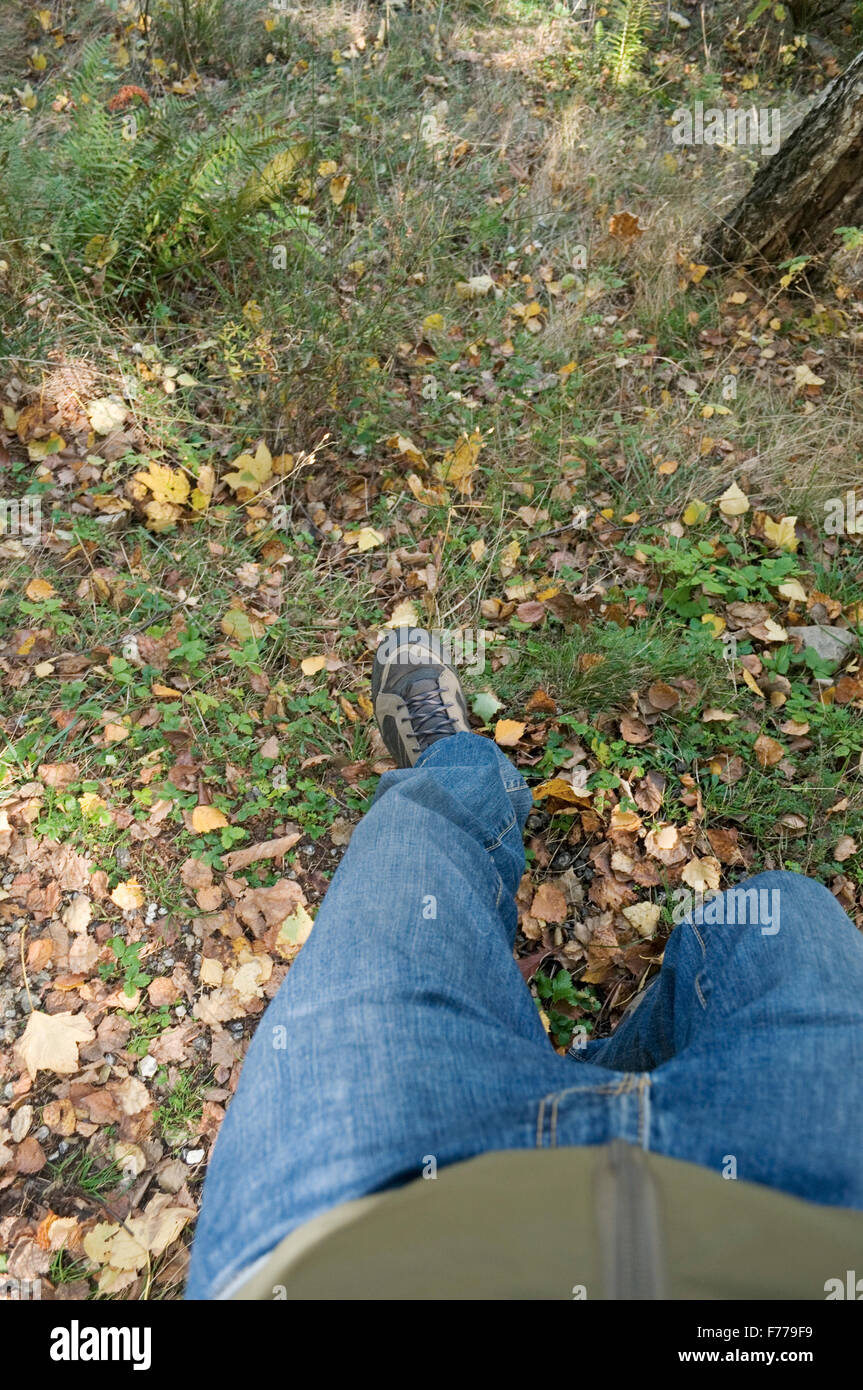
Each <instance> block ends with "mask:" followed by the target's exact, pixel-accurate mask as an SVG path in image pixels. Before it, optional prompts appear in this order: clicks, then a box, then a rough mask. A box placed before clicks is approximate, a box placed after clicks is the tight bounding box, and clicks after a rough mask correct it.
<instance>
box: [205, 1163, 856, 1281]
mask: <svg viewBox="0 0 863 1390" xmlns="http://www.w3.org/2000/svg"><path fill="white" fill-rule="evenodd" d="M854 1269H858V1270H861V1272H863V1212H859V1211H849V1210H845V1209H843V1208H838V1207H824V1206H817V1205H815V1204H814V1203H811V1202H804V1201H801V1200H799V1199H798V1198H796V1197H788V1196H785V1195H784V1194H783V1193H780V1192H775V1191H773V1190H772V1189H770V1188H767V1187H762V1186H758V1185H755V1184H753V1183H746V1182H741V1181H731V1180H726V1179H724V1178H723V1177H721V1176H720V1175H719V1174H717V1173H714V1172H713V1171H711V1170H710V1169H707V1168H700V1167H696V1166H695V1165H693V1164H690V1163H681V1162H679V1161H678V1160H677V1159H671V1158H663V1157H661V1156H659V1155H656V1154H649V1153H645V1152H644V1151H643V1150H641V1149H638V1148H634V1147H632V1146H630V1145H628V1144H623V1143H622V1142H620V1141H617V1142H615V1143H613V1144H610V1145H599V1146H595V1147H591V1148H571V1149H566V1148H562V1149H539V1150H507V1151H506V1152H501V1153H490V1154H484V1155H482V1156H481V1157H479V1158H474V1159H470V1160H468V1161H467V1162H464V1163H457V1164H453V1165H452V1166H450V1167H447V1168H443V1169H441V1170H439V1172H438V1175H437V1177H436V1178H435V1179H433V1180H432V1179H418V1180H417V1181H415V1182H412V1183H410V1184H409V1185H407V1186H405V1187H402V1188H398V1189H396V1190H394V1191H390V1192H386V1193H381V1194H378V1195H375V1196H372V1197H364V1198H361V1199H360V1200H358V1201H355V1202H348V1203H346V1204H345V1205H344V1206H340V1207H337V1208H335V1209H334V1210H332V1211H329V1212H326V1213H325V1214H324V1215H323V1216H321V1217H318V1218H317V1219H316V1220H314V1221H310V1222H308V1223H307V1224H306V1225H304V1226H302V1227H300V1228H299V1229H298V1230H296V1231H294V1232H293V1233H292V1234H291V1235H289V1236H287V1237H286V1238H285V1239H284V1240H283V1241H282V1242H281V1243H280V1244H279V1245H278V1246H276V1248H275V1249H274V1250H273V1251H272V1252H271V1253H270V1255H268V1256H267V1257H266V1258H265V1259H263V1260H262V1261H260V1262H258V1264H257V1265H256V1266H253V1268H252V1271H251V1272H250V1273H249V1274H248V1276H247V1277H246V1278H245V1280H244V1282H243V1283H242V1284H241V1285H240V1286H239V1287H237V1288H235V1289H234V1290H233V1291H232V1292H230V1293H229V1295H228V1296H229V1297H232V1298H236V1299H273V1298H276V1299H278V1298H287V1299H534V1298H537V1299H539V1298H542V1299H547V1298H561V1299H567V1300H570V1299H573V1298H586V1299H588V1300H591V1299H608V1298H624V1299H630V1298H675V1299H702V1298H704V1299H724V1298H729V1299H731V1298H740V1299H759V1298H803V1299H821V1300H823V1299H824V1298H825V1297H826V1294H825V1284H826V1283H827V1281H828V1280H830V1279H837V1278H838V1279H841V1280H843V1282H844V1281H845V1278H846V1272H847V1271H848V1270H854Z"/></svg>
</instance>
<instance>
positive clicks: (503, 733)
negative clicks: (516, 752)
mask: <svg viewBox="0 0 863 1390" xmlns="http://www.w3.org/2000/svg"><path fill="white" fill-rule="evenodd" d="M526 728H527V725H526V724H522V723H521V722H520V721H519V720H518V719H499V720H498V721H497V723H496V724H495V726H494V741H495V743H499V744H500V746H501V748H513V747H515V745H516V744H517V743H518V741H519V739H520V738H521V736H522V734H523V733H524V731H525V729H526Z"/></svg>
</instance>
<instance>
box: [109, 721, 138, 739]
mask: <svg viewBox="0 0 863 1390" xmlns="http://www.w3.org/2000/svg"><path fill="white" fill-rule="evenodd" d="M131 732H132V731H131V729H127V727H126V725H125V724H106V725H105V742H106V743H122V742H123V739H124V738H128V737H129V734H130V733H131Z"/></svg>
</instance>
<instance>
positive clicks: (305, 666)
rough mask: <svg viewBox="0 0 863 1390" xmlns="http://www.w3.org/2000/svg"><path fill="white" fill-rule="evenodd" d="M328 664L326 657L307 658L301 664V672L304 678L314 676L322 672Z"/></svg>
mask: <svg viewBox="0 0 863 1390" xmlns="http://www.w3.org/2000/svg"><path fill="white" fill-rule="evenodd" d="M326 664H327V658H326V657H325V656H305V657H303V659H302V661H301V662H300V670H301V671H302V673H303V675H304V676H314V675H317V673H318V671H322V670H323V669H324V667H325V666H326Z"/></svg>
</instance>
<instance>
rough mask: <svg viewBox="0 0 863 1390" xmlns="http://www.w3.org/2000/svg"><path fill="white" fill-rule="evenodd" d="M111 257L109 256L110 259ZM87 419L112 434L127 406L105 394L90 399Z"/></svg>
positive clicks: (105, 432) (124, 417)
mask: <svg viewBox="0 0 863 1390" xmlns="http://www.w3.org/2000/svg"><path fill="white" fill-rule="evenodd" d="M94 259H95V257H94ZM110 259H111V257H110V256H108V260H110ZM100 264H101V262H100ZM87 419H88V420H89V421H90V424H91V425H92V426H93V429H94V430H95V431H96V433H97V434H110V433H111V432H112V430H118V429H121V428H122V426H123V424H124V422H125V419H126V407H125V405H124V404H123V402H122V401H115V400H112V399H111V398H110V397H109V396H103V397H102V398H101V399H99V400H97V401H90V404H89V405H88V406H87Z"/></svg>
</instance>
